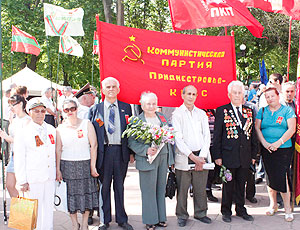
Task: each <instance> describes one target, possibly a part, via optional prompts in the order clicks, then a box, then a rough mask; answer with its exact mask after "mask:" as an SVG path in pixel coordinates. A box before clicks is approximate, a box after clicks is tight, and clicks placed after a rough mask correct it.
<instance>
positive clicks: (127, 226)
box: [118, 222, 133, 230]
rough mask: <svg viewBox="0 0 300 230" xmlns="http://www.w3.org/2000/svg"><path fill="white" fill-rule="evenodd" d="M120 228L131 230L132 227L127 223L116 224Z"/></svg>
mask: <svg viewBox="0 0 300 230" xmlns="http://www.w3.org/2000/svg"><path fill="white" fill-rule="evenodd" d="M118 225H119V226H120V227H121V228H123V229H124V230H133V227H132V226H131V225H130V224H128V222H125V223H122V224H118Z"/></svg>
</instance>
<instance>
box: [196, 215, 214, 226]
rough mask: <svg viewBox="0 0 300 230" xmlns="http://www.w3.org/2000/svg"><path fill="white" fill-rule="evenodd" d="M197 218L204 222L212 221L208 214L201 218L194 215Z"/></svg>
mask: <svg viewBox="0 0 300 230" xmlns="http://www.w3.org/2000/svg"><path fill="white" fill-rule="evenodd" d="M194 218H195V219H197V220H200V221H201V222H202V223H205V224H210V223H211V219H210V218H209V217H207V216H203V217H201V218H199V217H194Z"/></svg>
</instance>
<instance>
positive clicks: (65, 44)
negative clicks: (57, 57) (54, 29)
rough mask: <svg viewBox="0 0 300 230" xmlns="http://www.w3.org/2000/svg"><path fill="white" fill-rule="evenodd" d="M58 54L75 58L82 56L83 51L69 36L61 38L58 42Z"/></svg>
mask: <svg viewBox="0 0 300 230" xmlns="http://www.w3.org/2000/svg"><path fill="white" fill-rule="evenodd" d="M59 52H60V53H65V54H69V55H73V56H77V57H82V56H83V49H82V47H81V46H80V45H79V44H78V42H77V41H76V40H75V39H73V38H72V37H71V36H61V37H60V40H59Z"/></svg>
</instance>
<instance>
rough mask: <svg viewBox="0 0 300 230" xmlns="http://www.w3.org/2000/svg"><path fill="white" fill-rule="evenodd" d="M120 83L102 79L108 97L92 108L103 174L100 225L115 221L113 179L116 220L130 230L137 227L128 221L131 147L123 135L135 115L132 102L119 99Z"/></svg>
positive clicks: (102, 227)
mask: <svg viewBox="0 0 300 230" xmlns="http://www.w3.org/2000/svg"><path fill="white" fill-rule="evenodd" d="M119 86H120V84H119V82H118V80H117V79H115V78H113V77H107V78H105V79H104V80H103V81H102V92H103V94H104V95H105V100H104V101H103V102H101V103H100V104H97V105H95V106H93V107H92V108H91V109H90V112H89V119H90V120H91V121H92V123H93V125H94V127H95V130H96V134H97V139H98V156H97V170H98V172H99V174H100V176H99V179H100V183H101V185H100V195H99V198H100V199H99V200H100V206H99V207H100V225H99V230H106V229H108V227H109V223H110V222H111V201H110V197H111V192H110V191H111V189H110V187H111V182H112V180H113V188H114V197H115V210H116V222H117V223H118V225H119V226H121V227H122V228H123V229H126V230H133V228H132V226H131V225H130V224H128V217H127V214H126V212H125V208H124V180H125V177H126V173H127V167H128V162H129V159H130V153H131V151H130V150H129V148H128V147H127V138H121V135H122V133H123V131H124V130H125V129H126V125H127V120H128V118H129V117H130V116H131V114H132V113H131V107H130V105H129V104H127V103H124V102H121V101H118V100H117V95H118V93H119V92H120V88H119Z"/></svg>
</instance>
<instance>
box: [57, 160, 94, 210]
mask: <svg viewBox="0 0 300 230" xmlns="http://www.w3.org/2000/svg"><path fill="white" fill-rule="evenodd" d="M60 169H61V173H62V177H63V180H64V181H65V182H66V184H67V204H68V211H69V212H70V213H71V214H74V213H77V212H78V211H79V212H80V213H84V212H85V211H88V210H93V209H97V208H98V207H99V201H98V197H99V193H98V191H97V179H96V178H93V177H92V176H91V169H90V160H83V161H65V160H61V162H60Z"/></svg>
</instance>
